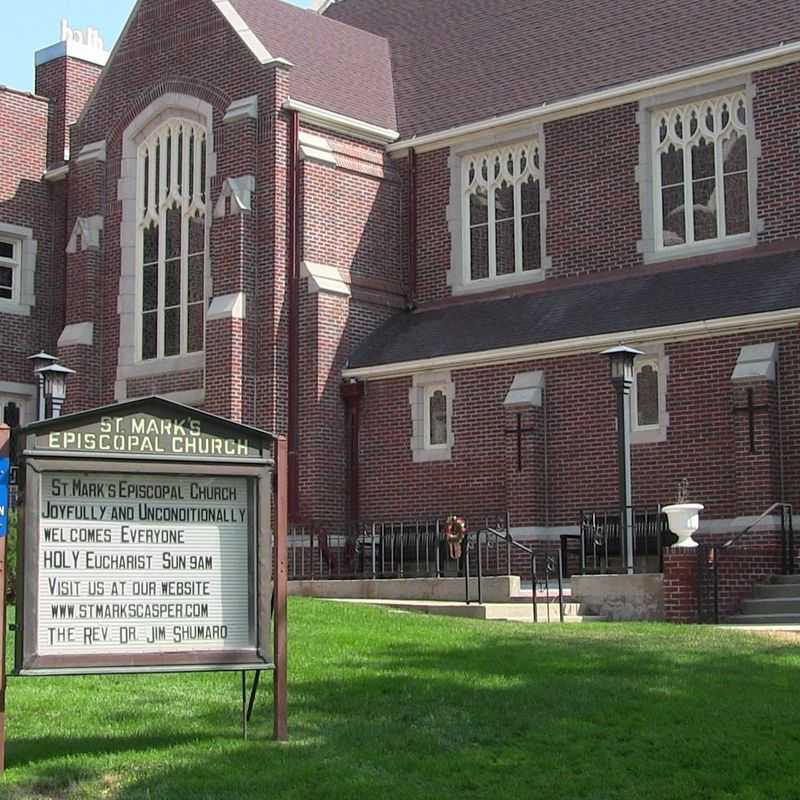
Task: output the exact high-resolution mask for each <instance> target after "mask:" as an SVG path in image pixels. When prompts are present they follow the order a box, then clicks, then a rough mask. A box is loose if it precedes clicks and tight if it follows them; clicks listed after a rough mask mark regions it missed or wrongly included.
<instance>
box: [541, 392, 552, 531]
mask: <svg viewBox="0 0 800 800" xmlns="http://www.w3.org/2000/svg"><path fill="white" fill-rule="evenodd" d="M542 416H543V420H542V422H543V427H544V442H543V443H542V444H543V449H544V527H545V529H548V530H549V528H550V454H549V450H548V439H547V384H545V386H544V388H543V389H542Z"/></svg>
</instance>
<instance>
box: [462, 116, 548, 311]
mask: <svg viewBox="0 0 800 800" xmlns="http://www.w3.org/2000/svg"><path fill="white" fill-rule="evenodd" d="M531 141H534V142H535V143H536V145H537V147H538V151H539V167H538V169H537V170H536V173H537V177H538V179H539V235H540V237H541V242H540V244H541V257H540V258H541V268H540V269H537V270H530V271H527V272H522V271H515V272H514V273H512V274H508V275H495V276H490V277H488V278H481V279H478V280H473V279H472V278H471V265H470V259H469V252H470V219H469V196H468V194H467V189H468V185H467V181H468V175H467V169H468V162H469V159H470V157H472V156H475V155H477V154H480V153H483V152H487V151H493V150H506V149H513V148H514V146H518V145H523V144H525V143H526V142H531ZM546 163H547V159H546V154H545V138H544V127H543V126H542V125H540V124H536V125H526V126H524V127H521V128H516V129H514V130H511V131H504V132H502V133H494V134H491V135H489V136H483V137H481V138H480V139H475V140H472V141H470V142H468V143H463V144H457V145H453V146H452V147H451V148H450V157H449V159H448V165H449V167H450V202H449V204H448V207H447V221H448V228H449V230H450V242H451V245H450V269H449V270H448V272H447V284H448V286H450V287H451V291H452V293H453V294H454V295H462V294H470V293H476V292H486V291H492V290H494V289H502V288H504V287H508V286H519V285H523V284H528V283H536V282H539V281H542V280H544V278H545V274H546V272H547V269H548V268H549V266H550V263H551V259H550V258H549V257H548V256H547V253H546V243H547V204H548V201H549V199H550V191H549V189H547V187H546V183H547V180H546ZM515 212H516V214H517V216H519V213H520V212H521V206H520V204H519V202H517V203H515ZM517 259H518V260H519V244H517ZM517 267H518V268H519V269H521V265H520V264H519V263H517Z"/></svg>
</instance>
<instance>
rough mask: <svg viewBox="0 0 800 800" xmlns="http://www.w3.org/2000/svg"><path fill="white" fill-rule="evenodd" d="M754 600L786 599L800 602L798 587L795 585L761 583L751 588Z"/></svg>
mask: <svg viewBox="0 0 800 800" xmlns="http://www.w3.org/2000/svg"><path fill="white" fill-rule="evenodd" d="M753 594H754V595H755V598H756V599H760V598H775V597H787V598H796V599H797V600H800V586H799V585H797V584H796V583H761V584H759V585H758V586H754V587H753Z"/></svg>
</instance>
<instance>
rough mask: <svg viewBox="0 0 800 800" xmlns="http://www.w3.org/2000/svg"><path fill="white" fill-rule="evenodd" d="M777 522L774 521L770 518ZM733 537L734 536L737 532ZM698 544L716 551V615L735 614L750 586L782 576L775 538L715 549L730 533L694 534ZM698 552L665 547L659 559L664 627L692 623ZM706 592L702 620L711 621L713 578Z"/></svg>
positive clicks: (759, 536)
mask: <svg viewBox="0 0 800 800" xmlns="http://www.w3.org/2000/svg"><path fill="white" fill-rule="evenodd" d="M776 519H777V518H776ZM737 532H738V531H737ZM695 538H696V539H697V541H698V542H700V543H704V544H708V545H714V546H716V551H715V552H716V560H717V570H718V578H717V580H718V585H719V616H720V621H722V622H724V621H725V619H726V618H727V617H730V616H733V615H735V614H738V613H740V612H741V606H742V601H743V600H747V599H749V598H751V597H752V595H753V587H754V586H755V585H756V584H759V583H766V582H768V581H769V579H770V577H771V576H773V575H777V574H780V573H781V572H782V568H783V563H782V557H781V554H782V540H781V535H780V533H777V532H763V533H753V534H750V535H748V536H746V537H744V538H742V539H740V540H739V541H738V542H737V543H736V544H735V545H734V546H732V547H730V548H728V549H725V548H723V547H721V545H724V544H725V543H726V542H729V541H730V540H731V534H725V535H722V534H715V535H713V536H708V535H701V534H699V535H697V536H696V537H695ZM699 558H700V551H698V550H696V549H687V548H678V547H673V548H670V549H669V550H668V551H667V552H666V553H665V554H664V614H665V617H666V619H667V621H668V622H698V621H699V611H700V601H699V596H698V575H699ZM708 581H709V584H708V585H709V591H708V593H707V594H706V595H705V597H704V600H703V605H702V612H703V615H702V616H703V621H706V622H712V621H713V609H714V605H713V590H711V588H710V587H711V586H713V576H709V578H708Z"/></svg>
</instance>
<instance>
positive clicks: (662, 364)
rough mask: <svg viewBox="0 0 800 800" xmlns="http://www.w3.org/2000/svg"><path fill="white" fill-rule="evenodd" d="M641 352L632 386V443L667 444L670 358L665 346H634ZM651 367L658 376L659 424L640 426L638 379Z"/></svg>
mask: <svg viewBox="0 0 800 800" xmlns="http://www.w3.org/2000/svg"><path fill="white" fill-rule="evenodd" d="M632 346H633V347H635V348H636V349H637V350H641V351H642V353H643V355H641V356H637V357H636V360H635V361H634V364H633V385H632V386H631V443H632V444H652V443H655V442H665V441H666V440H667V433H668V431H669V413H668V412H667V386H668V382H669V356H667V355H666V353H665V350H664V345H663V344H657V345H653V344H651V345H644V346H637V345H632ZM646 366H650V367H652V368H653V369H655V370H656V372H657V374H658V424H657V425H639V411H638V407H637V396H638V393H637V389H638V383H637V382H638V377H639V373H640V371H641V370H642V369H643V368H644V367H646Z"/></svg>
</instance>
